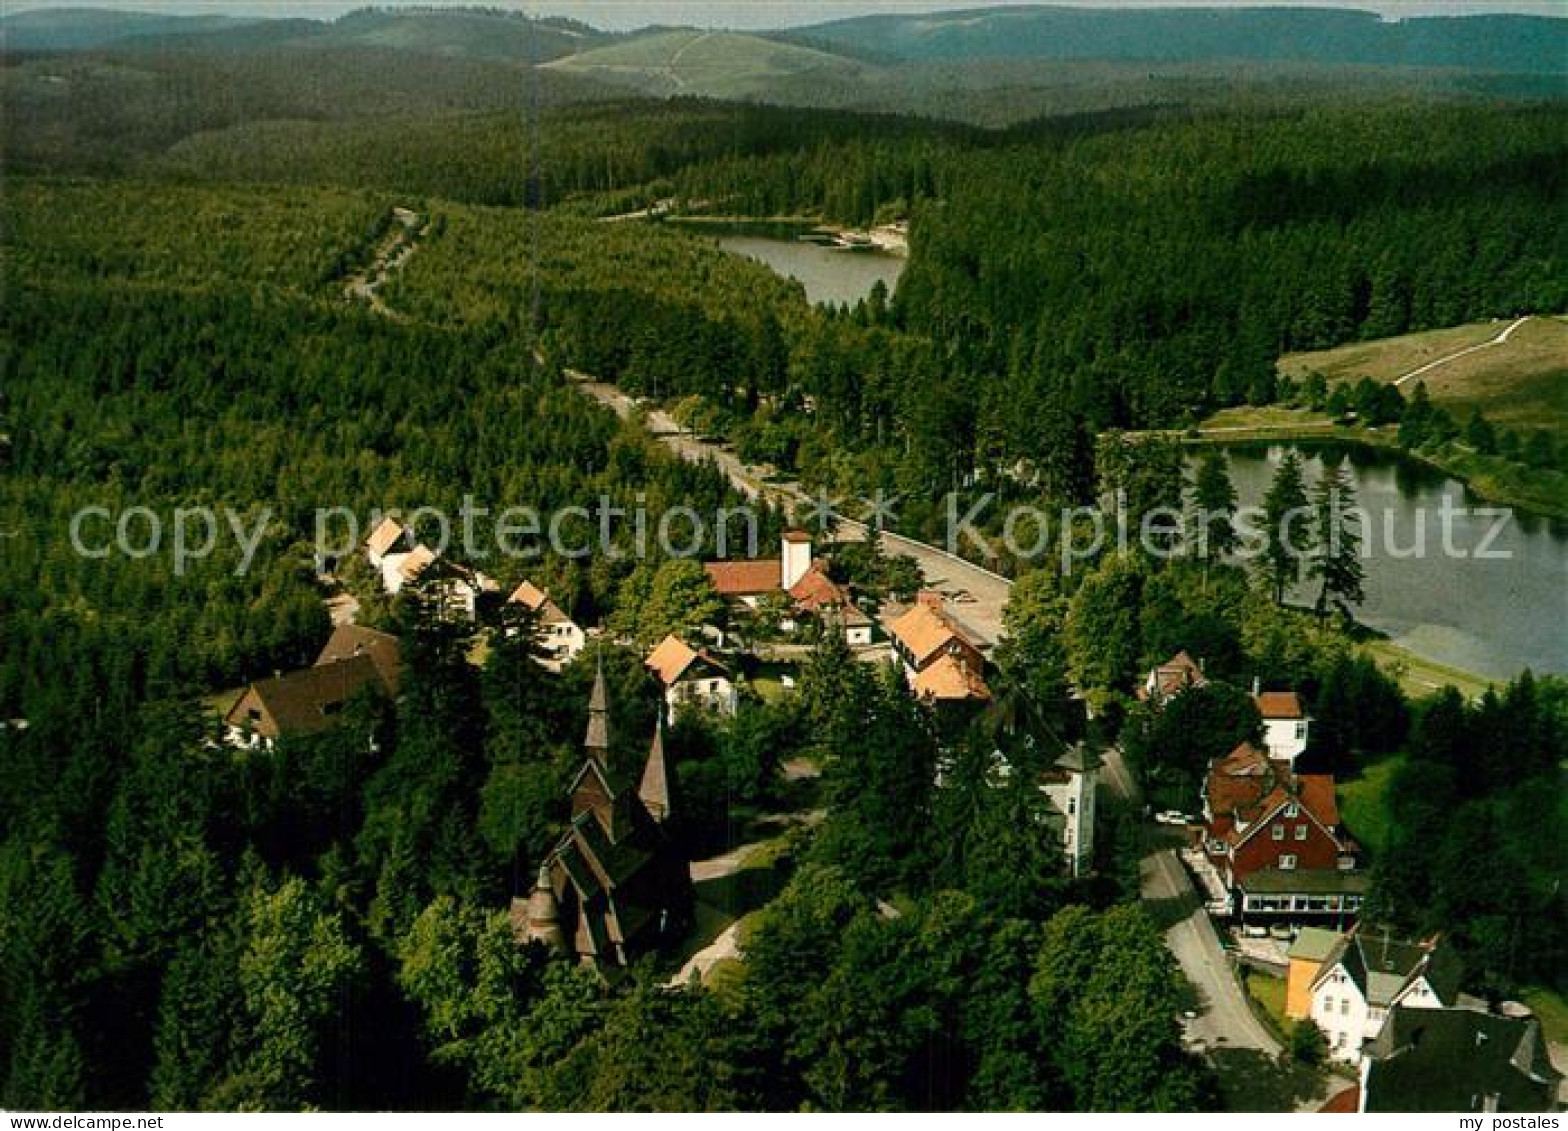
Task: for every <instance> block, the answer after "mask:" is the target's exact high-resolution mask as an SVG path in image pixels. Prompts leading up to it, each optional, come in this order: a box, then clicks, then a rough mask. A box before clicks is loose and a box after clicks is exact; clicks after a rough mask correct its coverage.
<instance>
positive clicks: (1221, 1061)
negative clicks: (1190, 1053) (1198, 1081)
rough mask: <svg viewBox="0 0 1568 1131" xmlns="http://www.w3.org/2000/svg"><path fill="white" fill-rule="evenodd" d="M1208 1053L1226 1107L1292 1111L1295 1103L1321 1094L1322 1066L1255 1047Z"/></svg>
mask: <svg viewBox="0 0 1568 1131" xmlns="http://www.w3.org/2000/svg"><path fill="white" fill-rule="evenodd" d="M1207 1055H1208V1059H1209V1063H1211V1064H1212V1065H1213V1066H1214V1074H1215V1075H1216V1076H1217V1077H1218V1079H1219V1087H1220V1094H1221V1095H1222V1096H1223V1097H1224V1101H1225V1110H1226V1111H1294V1110H1295V1108H1296V1105H1297V1104H1300V1103H1304V1102H1308V1101H1317V1100H1320V1099H1321V1098H1323V1093H1324V1083H1325V1081H1324V1075H1325V1074H1324V1070H1323V1069H1320V1068H1308V1067H1306V1066H1305V1065H1302V1064H1298V1063H1297V1062H1296V1061H1294V1060H1291V1059H1289V1058H1285V1059H1283V1060H1277V1059H1275V1058H1274V1057H1272V1056H1268V1055H1267V1054H1265V1053H1262V1052H1260V1051H1258V1050H1257V1049H1232V1048H1215V1049H1210V1050H1209V1052H1208V1054H1207ZM1312 1106H1313V1107H1316V1103H1313V1104H1312Z"/></svg>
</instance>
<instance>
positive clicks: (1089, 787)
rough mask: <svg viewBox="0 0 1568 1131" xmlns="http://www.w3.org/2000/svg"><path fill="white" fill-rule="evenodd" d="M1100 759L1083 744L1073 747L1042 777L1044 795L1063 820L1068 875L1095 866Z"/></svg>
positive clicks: (1087, 870) (1075, 874) (1080, 873)
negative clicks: (1095, 826)
mask: <svg viewBox="0 0 1568 1131" xmlns="http://www.w3.org/2000/svg"><path fill="white" fill-rule="evenodd" d="M1099 769H1100V757H1099V755H1097V754H1095V753H1094V751H1092V750H1090V749H1089V748H1088V747H1087V746H1085V745H1084V744H1083V743H1081V742H1080V743H1077V744H1075V745H1074V746H1072V747H1070V748H1069V749H1068V751H1067V753H1065V754H1063V755H1062V756H1061V757H1060V758H1058V759H1057V760H1056V761H1055V762H1054V763H1052V765H1051V768H1050V769H1048V770H1047V771H1046V772H1045V773H1044V774H1042V775H1041V777H1040V792H1041V793H1043V794H1045V797H1046V800H1047V801H1049V802H1050V803H1051V808H1052V809H1054V810H1055V811H1056V815H1057V817H1059V818H1060V823H1061V829H1062V854H1063V856H1064V857H1066V860H1067V872H1068V874H1069V875H1071V876H1074V877H1077V876H1082V875H1085V874H1086V873H1088V872H1089V871H1091V870H1092V869H1093V867H1094V820H1095V808H1094V791H1095V786H1096V784H1097V783H1098V781H1099Z"/></svg>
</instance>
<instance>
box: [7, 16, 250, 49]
mask: <svg viewBox="0 0 1568 1131" xmlns="http://www.w3.org/2000/svg"><path fill="white" fill-rule="evenodd" d="M270 22H272V21H266V20H255V19H249V20H245V19H235V18H233V17H230V16H166V15H159V14H155V13H151V12H114V11H109V10H107V9H102V8H40V9H35V10H31V11H25V12H12V13H9V14H7V15H4V16H0V50H5V51H8V52H9V51H90V50H92V49H94V48H98V47H107V46H109V45H110V44H113V43H118V42H123V41H126V40H132V39H137V38H141V37H144V36H160V37H161V36H179V35H200V34H203V33H207V32H228V31H234V30H236V29H239V28H242V27H253V26H255V25H257V24H260V23H270Z"/></svg>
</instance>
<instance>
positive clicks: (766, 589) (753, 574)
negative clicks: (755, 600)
mask: <svg viewBox="0 0 1568 1131" xmlns="http://www.w3.org/2000/svg"><path fill="white" fill-rule="evenodd" d="M702 568H703V569H705V570H707V571H708V579H709V580H710V581H712V582H713V587H714V588H715V589H717V590H718V591H719V596H721V597H757V596H761V595H762V594H764V593H780V592H783V589H784V586H783V585H782V582H783V580H784V563H783V562H782V561H780V560H779V559H778V558H756V559H751V560H747V561H737V562H708V563H706V564H705V565H703V567H702Z"/></svg>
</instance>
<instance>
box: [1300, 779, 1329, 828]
mask: <svg viewBox="0 0 1568 1131" xmlns="http://www.w3.org/2000/svg"><path fill="white" fill-rule="evenodd" d="M1296 790H1297V792H1298V794H1299V795H1300V797H1301V804H1302V805H1304V806H1305V807H1306V808H1307V809H1308V810H1310V811H1311V813H1312V815H1313V816H1314V817H1316V818H1317V819H1318V823H1319V824H1321V825H1324V826H1326V827H1328V828H1330V829H1332V828H1336V827H1337V826H1338V825H1339V802H1338V801H1337V800H1336V799H1335V797H1334V775H1333V774H1302V775H1300V776H1299V777H1297V778H1296Z"/></svg>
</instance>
